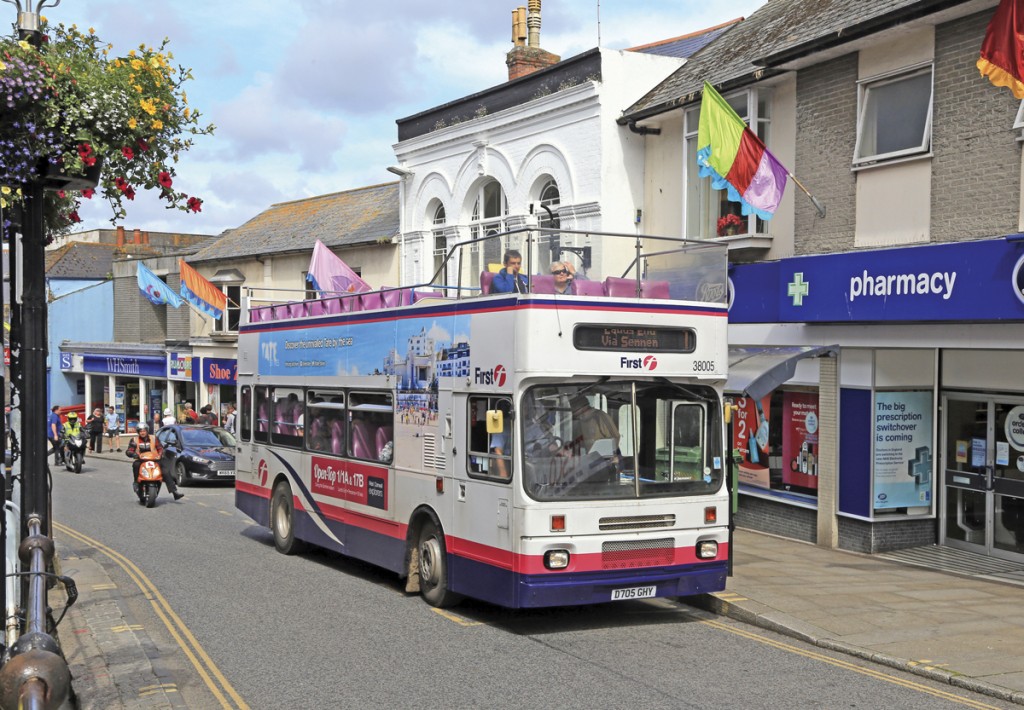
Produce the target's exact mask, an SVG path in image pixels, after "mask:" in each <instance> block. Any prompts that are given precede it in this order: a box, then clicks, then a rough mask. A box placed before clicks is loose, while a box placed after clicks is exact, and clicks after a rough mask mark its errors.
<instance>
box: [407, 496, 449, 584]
mask: <svg viewBox="0 0 1024 710" xmlns="http://www.w3.org/2000/svg"><path fill="white" fill-rule="evenodd" d="M428 520H429V521H430V522H432V523H433V524H434V525H436V526H437V529H438V530H440V531H441V534H442V535H444V526H443V525H442V524H441V518H440V517H439V516H438V515H437V513H436V512H435V511H434V509H433V508H431V507H430V506H429V505H425V504H424V505H420V506H418V507H417V508H416V509H415V510H414V511H412V514H411V515H410V516H409V525H408V526H406V529H405V562H404V564H403V565H402V573H401V579H406V578H408V577H409V575H410V572H411V571H413V570H412V565H413V563H414V561H415V558H414V557H413V551H414V550H415V549H416V546H417V544H419V539H420V531H421V530H422V529H423V524H424V523H425V522H427V521H428Z"/></svg>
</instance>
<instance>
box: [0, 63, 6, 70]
mask: <svg viewBox="0 0 1024 710" xmlns="http://www.w3.org/2000/svg"><path fill="white" fill-rule="evenodd" d="M6 68H7V65H6V64H4V63H3V62H0V71H3V70H4V69H6Z"/></svg>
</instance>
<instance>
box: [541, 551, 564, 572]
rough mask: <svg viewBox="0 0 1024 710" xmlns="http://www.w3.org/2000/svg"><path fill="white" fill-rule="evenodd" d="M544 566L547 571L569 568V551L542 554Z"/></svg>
mask: <svg viewBox="0 0 1024 710" xmlns="http://www.w3.org/2000/svg"><path fill="white" fill-rule="evenodd" d="M544 566H545V567H547V568H548V569H565V568H566V567H568V566H569V551H568V550H548V551H547V552H545V553H544Z"/></svg>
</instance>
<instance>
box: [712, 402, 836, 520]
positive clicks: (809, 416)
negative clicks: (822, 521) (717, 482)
mask: <svg viewBox="0 0 1024 710" xmlns="http://www.w3.org/2000/svg"><path fill="white" fill-rule="evenodd" d="M734 404H735V405H736V406H737V407H738V410H737V411H736V414H735V416H734V417H733V422H732V446H733V460H734V466H735V467H736V469H737V470H736V475H737V478H738V480H739V483H740V485H741V486H742V487H747V488H749V489H750V490H751V491H755V490H758V489H761V490H771V491H780V492H785V493H788V494H792V495H793V496H795V497H797V498H798V499H799V498H804V499H806V500H807V501H808V502H811V501H814V500H816V499H817V495H818V458H819V457H820V450H819V443H818V393H817V391H791V390H776V391H775V392H773V393H772V394H771V395H769V396H768V397H765V398H764V399H762V400H760V401H758V400H754V399H753V398H750V397H739V398H737V399H735V400H734Z"/></svg>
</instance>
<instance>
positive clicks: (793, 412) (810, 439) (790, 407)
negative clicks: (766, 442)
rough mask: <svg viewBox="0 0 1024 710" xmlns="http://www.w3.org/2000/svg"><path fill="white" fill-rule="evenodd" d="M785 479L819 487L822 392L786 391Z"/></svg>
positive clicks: (783, 470)
mask: <svg viewBox="0 0 1024 710" xmlns="http://www.w3.org/2000/svg"><path fill="white" fill-rule="evenodd" d="M782 426H783V431H782V482H783V483H784V484H786V485H790V486H800V487H802V488H811V489H814V490H817V489H818V457H819V456H820V453H819V451H818V395H816V394H812V393H808V392H783V394H782Z"/></svg>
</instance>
